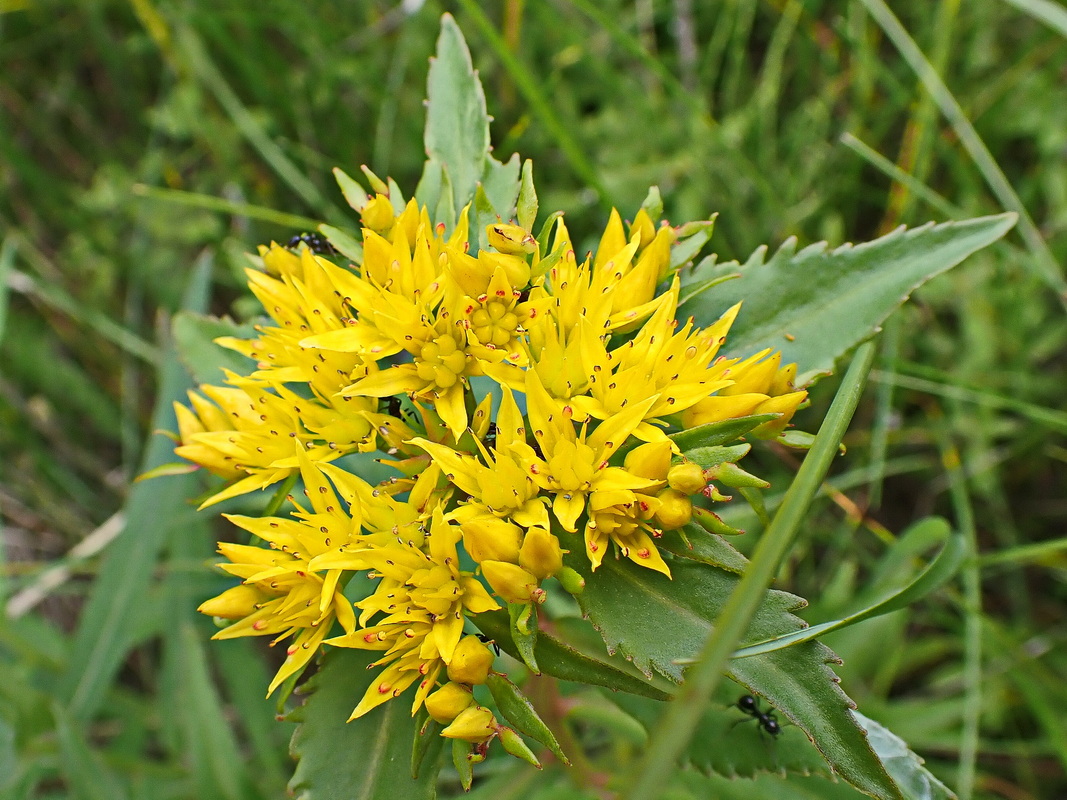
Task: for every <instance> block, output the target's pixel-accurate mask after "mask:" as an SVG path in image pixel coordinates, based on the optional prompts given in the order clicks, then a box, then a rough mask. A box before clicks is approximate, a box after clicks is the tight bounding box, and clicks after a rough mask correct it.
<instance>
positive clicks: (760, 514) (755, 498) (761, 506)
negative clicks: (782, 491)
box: [738, 486, 771, 527]
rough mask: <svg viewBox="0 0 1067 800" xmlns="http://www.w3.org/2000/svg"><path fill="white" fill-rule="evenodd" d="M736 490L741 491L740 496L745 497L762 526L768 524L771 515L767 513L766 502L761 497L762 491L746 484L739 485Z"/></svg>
mask: <svg viewBox="0 0 1067 800" xmlns="http://www.w3.org/2000/svg"><path fill="white" fill-rule="evenodd" d="M738 491H739V492H741V496H742V497H744V498H745V500H746V501H747V502H748V504H749V506H751V507H752V510H753V511H755V512H756V517H757V518H758V519H759V521H760V524H762V525H763V526H764V527H766V526H768V525H770V524H771V515H770V514H768V513H767V503H766V502H765V501H764V499H763V492H761V491H760V490H759V489H754V488H751V487H748V486H740V487H738Z"/></svg>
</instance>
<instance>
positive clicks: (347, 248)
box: [319, 224, 363, 264]
mask: <svg viewBox="0 0 1067 800" xmlns="http://www.w3.org/2000/svg"><path fill="white" fill-rule="evenodd" d="M319 233H321V234H322V235H323V236H325V237H326V241H328V242H329V243H330V244H331V245H333V249H334V250H336V251H337V252H338V253H340V254H341V255H343V256H344V257H345V258H347V259H350V260H352V261H353V262H355V263H356V264H362V263H363V245H362V244H360V243H359V242H358V241H357V240H356V238H355V237H354V236H351V235H349V234H348V233H346V232H345V231H343V230H341V229H340V228H335V227H334V226H333V225H326V224H322V225H319Z"/></svg>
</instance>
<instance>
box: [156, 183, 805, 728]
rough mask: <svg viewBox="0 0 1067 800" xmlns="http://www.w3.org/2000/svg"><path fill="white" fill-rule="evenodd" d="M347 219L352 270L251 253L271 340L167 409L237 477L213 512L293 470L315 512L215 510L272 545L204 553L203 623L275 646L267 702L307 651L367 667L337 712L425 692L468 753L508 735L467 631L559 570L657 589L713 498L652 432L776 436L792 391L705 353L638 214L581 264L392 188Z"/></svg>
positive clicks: (774, 378) (197, 455)
mask: <svg viewBox="0 0 1067 800" xmlns="http://www.w3.org/2000/svg"><path fill="white" fill-rule="evenodd" d="M362 216H363V223H364V229H363V237H362V247H363V261H362V263H361V264H359V265H358V266H355V265H352V266H349V267H343V266H338V265H337V264H335V263H333V262H332V261H331V260H330V259H328V258H324V257H321V256H317V255H315V254H314V253H312V252H311V251H310V250H309V249H307V248H306V247H305V248H302V249H301V250H300V251H299V252H293V251H290V250H288V249H285V248H282V247H279V246H277V245H272V246H271V247H269V248H261V250H260V255H261V258H262V265H263V269H262V270H249V273H248V274H249V281H250V286H251V288H252V291H253V292H254V293H255V295H256V297H257V298H258V299H259V300H260V301H261V302H262V304H263V307H264V309H265V310H266V312H267V313H268V314H269V315H270V317H271V319H272V321H273V324H272V325H269V326H268V325H265V326H262V327H260V328H259V329H258V334H259V335H258V337H257V338H255V339H253V340H251V341H245V340H238V339H232V338H228V339H223V340H219V341H220V343H221V344H223V345H224V346H226V347H229V348H231V349H233V350H236V351H238V352H240V353H242V354H244V355H245V356H248V357H249V358H251V359H253V360H254V361H255V369H254V370H252V371H251V372H250V374H248V375H247V376H238V375H235V374H228V378H227V381H226V383H227V385H226V386H221V387H220V386H203V387H200V390H199V392H192V393H190V396H189V400H190V405H189V406H188V407H186V406H182V405H178V406H177V409H176V411H177V414H178V425H179V438H180V444H179V446H178V448H177V453H178V454H179V455H180V456H182V457H183V458H186V459H188V460H190V461H192V462H195V463H196V464H198V465H200V466H203V467H205V468H206V469H208V470H210V471H211V472H213V473H215V474H217V475H219V476H221V477H222V478H224V479H226V481H227V485H226V486H225V488H223V489H222V490H221V491H219V492H217V493H215V494H214V495H212V496H211V497H210V498H209V499H208V500H207V501H206V502H205V504H204V505H208V504H211V503H216V502H219V501H222V500H226V499H229V498H233V497H236V496H238V495H241V494H245V493H248V492H252V491H256V490H259V489H264V488H267V487H269V486H271V485H273V484H276V483H278V482H280V481H283V480H285V479H287V478H290V477H296V476H297V475H299V477H300V479H301V482H302V484H303V492H304V495H305V496H306V502H304V501H297V500H295V499H293V498H290V500H292V502H293V505H294V506H295V508H296V510H295V511H294V512H293V513H292V514H291V515H290V516H289V517H264V518H252V517H245V516H230V517H228V518H229V519H230V520H231V521H233V522H234V523H235V524H236V525H238V526H239V527H241V528H243V529H244V530H246V531H248V532H249V533H251V534H253V535H254V536H255V537H257V538H258V539H260V540H262V542H265V543H266V544H267V547H262V546H255V545H237V544H222V545H220V552H221V554H222V555H223V556H224V557H225V558H226V559H227V561H228V563H225V564H224V565H223V568H224V569H225V570H226V571H227V572H229V573H231V574H233V575H235V576H237V577H238V578H240V579H241V581H242V583H241V584H239V585H238V586H236V587H234V588H232V589H229V590H227V591H225V592H223V593H222V594H221V595H219V596H218V597H216V598H214V599H212V600H209V601H207V602H206V603H204V604H203V605H202V606H201V609H200V610H201V611H203V612H204V613H206V614H211V615H213V616H217V617H222V618H225V619H227V620H234V622H233V624H232V625H231V626H230V627H227V628H225V629H223V630H222V631H221V632H220V633H219V634H218V637H219V638H229V637H234V636H246V635H270V636H274V637H275V640H276V641H281V640H285V639H290V640H291V641H290V643H289V646H288V657H287V659H286V661H285V664H284V665H283V666H282V668H281V670H279V672H278V674H277V676H276V677H275V679H274V682H273V683H272V685H271V690H272V691H273V689H274V688H275V687H276V686H277V685H279V684H280V683H281V682H282V681H284V680H286V679H287V678H289V677H290V676H292V675H294V674H296V673H298V672H299V671H300V670H301V669H302V668H303V667H304V666H305V665H306V664H307V663H308V661H309V659H310V658H311V657H312V655H313V654H314V653H315V652H316V651H317V650H318V649H319V647H320V645H321V644H323V643H327V644H331V645H335V646H339V647H355V648H361V649H369V650H376V651H381V652H382V653H383V655H382V657H381V659H380V660H379V661H377V662H376V665H377V666H382V667H384V669H383V670H382V672H381V674H380V675H379V676H378V677H377V678H376V680H375V681H374V682H373V683H372V685H371V687H370V689H369V690H368V691H367V694H366V696H365V697H364V698H363V699H362V700H361V701H360V702H359V704H358V705H357V706H356V709H355V711H354V712H353V716H359V715H361V714H363V713H366V712H367V711H368V710H370V709H371V708H374V707H375V706H377V705H379V704H380V703H382V702H385V701H386V700H388V699H390V698H392V697H395V696H397V695H399V694H400V693H401V692H403V691H404V690H406V689H407V688H408V687H410V686H412V685H417V688H416V691H415V698H414V705H413V710H414V709H417V708H419V707H420V706H421V705H422V704H423V703H424V702H425V704H426V706H427V708H428V710H429V712H430V714H431V715H432V716H433V717H434V718H435V719H437V720H438V721H439V722H442V723H445V724H447V725H448V727H446V728H445V729H444V735H446V736H452V737H454V738H459V739H465V740H467V741H471V742H484V741H487V740H488V739H489V738H492V737H493V736H497V735H500V736H503V733H502V732H501V731H502V728H501V726H499V725H498V723H497V722H496V721H495V718H494V716H493V714H492V712H491V711H489V710H488V709H486V708H483V707H482V706H479V705H477V704H476V703H475V702H474V698H473V695H472V694H471V686H473V685H475V684H479V683H484V682H485V680H486V676H487V675H488V673H489V669H490V667H491V664H492V660H493V656H492V653H491V652H490V651H489V650H488V649H487V648H486V646H485V645H484V644H483V643H482V642H480V641H479V640H478V639H477V638H475V637H472V636H469V635H467V634H466V632H465V623H466V619H467V617H468V616H469V615H477V614H479V613H482V612H486V611H489V610H492V609H496V608H499V607H500V605H502V604H530V603H537V602H540V601H541V600H543V599H544V597H545V593H546V591H547V590H546V588H545V587H543V585H542V584H543V583H544V582H545V581H546V580H548V579H549V578H552V577H557V578H559V580H560V583H561V584H562V585H563V586H564V587H566V588H567V589H568V590H572V591H576V590H577V588H578V587H579V586H580V585H581V582H582V579H593V573H594V572H595V570H596V569H597V568H598V567H599V566H600V565H601V563H602V562H603V559H604V558H606V557H607V556H608V555H609V553H610V552H611V550H612V543H614V549H615V552H616V554H617V556H619V557H624V558H628V559H630V560H631V561H633V562H634V563H636V564H639V565H641V566H643V567H647V568H649V569H652V570H656V571H658V572H661V573H663V574H665V575H668V576H669V575H670V566H669V559H670V557H669V556H668V557H667V558H665V557H664V553H662V552H661V551H660V549H659V548H658V547H657V542H656V540H657V538H658V537H659V536H660V535H662V533H663V531H665V530H673V529H679V528H682V527H683V526H685V525H687V524H688V523H689V522H690V521H693V520H696V521H698V522H699V521H701V520H702V519H705V518H707V517H709V516H713V515H709V514H708V513H707V512H706V511H705V510H703V509H702V508H698V507H696V506H694V498H697V499H699V498H700V496H701V495H703V496H704V497H707V498H712V499H718V498H722V497H723V496H722V495H721V494H719V493H718V491H717V489H716V488H715V486H714V484H713V483H712V482H711V480H712V479H713V478H717V476H718V475H719V474H720V472H721V470H720V471H719V472H716V471H715V470H708V469H702V468H701V467H700V466H698V465H697V464H694V463H691V462H689V461H686V460H685V458H683V457H682V456H681V454H680V453H679V452H678V450H677V447H676V446H675V445H674V444H673V442H672V440H671V439H670V438H668V433H669V432H670V431H671V430H678V429H681V428H686V427H691V426H695V425H700V424H704V423H708V422H715V421H720V420H726V419H731V418H736V417H741V416H745V415H751V414H760V413H765V412H775V413H777V414H779V415H780V416H778V417H777V418H776V419H774V420H773V421H772V422H769V423H765V424H764V426H763V427H762V429H757V431H756V433H757V435H765V436H774V435H777V434H778V433H780V432H781V431H782V429H783V428H784V427H785V425H786V424H787V423H788V422H789V419H790V417H791V416H792V414H793V412H794V411H795V410H796V408H797V406H798V405H799V404H800V403H801V402H802V401H803V400H804V398H805V393H804V392H803V391H795V390H794V389H793V386H792V378H793V376H794V374H795V368H794V367H793V365H789V366H785V367H783V366H782V365H781V364H780V357H779V355H778V354H771V353H770V352H762V353H757V354H755V355H753V356H751V357H749V358H745V359H738V358H724V357H721V356H719V355H718V353H719V349H720V347H721V346H722V344H723V342H724V341H725V339H726V334H727V332H728V330H729V328H730V325H731V323H732V322H733V320H734V317H735V316H736V314H737V311H738V308H737V307H734V308H731V309H730V310H729V311H727V312H726V314H724V315H723V317H722V318H721V319H720V320H718V322H716V323H715V324H713V325H711V326H710V327H708V328H698V327H696V326H695V325H694V324H693V322H692V320H689V321H687V322H684V323H682V324H681V325H679V322H678V321H677V319H676V315H677V307H678V302H679V282H678V279H677V276H676V275H675V273H676V271H677V270H676V268H674V267H672V265H671V253H672V247H673V246H674V244H675V238H676V233H675V231H674V229H672V228H671V227H669V226H667V225H662V226H660V227H658V228H657V227H656V225H655V223H654V221H653V220H652V219H651V218H650V217H649V215H648V214H647V213H645V211H643V210H642V211H640V212H639V213H638V214H637V216H636V218H635V220H634V222H633V224H631V225H630V226H629V230H628V231H627V229H626V227H625V226H624V224H623V222H622V220H621V218H620V216H619V215H618V214H617V213H614V212H613V213H612V215H611V218H610V220H609V222H608V225H607V227H606V229H605V231H604V233H603V235H602V237H601V239H600V242H599V246H598V247H597V248H596V251H595V255H590V256H588V257H586V258H584V259H579V258H578V257H577V256H576V254H575V249H574V246H573V243H572V239H571V236H570V233H569V232H568V230H567V228H566V225H565V224H564V222H563V220H562V218H559V219H556V220H555V221H554V222H553V223H552V224H551V226H550V228H549V229H548V230H546V231H545V232H544V233H543V234H542V240H541V241H540V242H539V241H538V240H535V239H534V237H533V236H532V235H531V233H530V232H528V231H526V230H523V229H522V228H520V227H518V226H515V225H508V224H496V225H490V226H488V228H487V229H486V230H485V231H484V235H483V234H482V232H480V231H477V232H475V234H477V235H475V236H472V235H471V233H470V232H469V230H468V218H467V212H466V211H464V212H463V214H462V215H461V217H460V220H459V222H458V223H457V225H456V227H455V229H454V230H452V231H446V230H445V228H444V226H443V225H436V226H435V225H434V224H433V223H432V222H431V220H430V217H429V215H428V213H427V211H426V209H424V208H420V207H419V206H418V205H417V204H416V203H415V202H414V201H412V202H410V203H408V204H407V206H406V207H405V208H403V210H402V211H400V213H396V212H395V210H394V208H393V205H392V203H391V201H390V199H389V198H388V197H385V196H383V195H378V196H377V197H375V198H374V199H372V200H371V201H370V202H369V203H368V204H367V205H366V207H365V208H364V209H363V212H362ZM478 238H481V241H482V242H483V246H482V247H481V248H479V249H478V250H477V253H476V254H472V252H471V250H472V246H471V241H472V239H474V240H475V241H477V239H478ZM486 243H487V244H488V246H485V244H486ZM372 451H380V452H381V453H382V454H384V456H385V457H384V458H383V459H381V460H382V461H383V463H386V464H388V465H390V466H392V467H394V468H395V469H396V470H397V477H396V478H394V479H392V480H391V481H388V482H386V483H385V484H382V485H380V486H377V487H372V486H370V485H369V484H367V483H366V482H365V481H363V480H362V479H361V478H360V477H358V476H357V475H355V474H353V473H352V472H351V471H349V470H348V469H346V468H345V463H346V462H345V457H346V456H349V455H351V454H354V453H358V452H372ZM726 466H732V465H726ZM699 505H700V503H698V506H699ZM703 505H706V503H704V504H703ZM572 541H573V542H577V543H579V547H578V548H574V547H573V545H571V546H570V550H574V551H575V552H572V553H571V554H570V555H569V556H568V557H567V565H565V563H564V557H565V555H567V553H568V552H569V549H568V547H567V546H566V545H568V544H570V543H571V542H572ZM582 542H584V556H583V555H582V553H581V547H580V543H582ZM464 565H466V566H468V567H471V569H464V568H463V567H464ZM354 576H370V577H371V578H373V579H377V583H376V584H373V587H374V588H373V589H369V588H364V589H363V592H362V595H361V594H360V592H359V591H356V592H353V591H351V588H352V587H349V586H348V584H349V581H350V580H351V579H352V578H353V577H354ZM353 586H359V587H366V586H368V584H367V583H366V580H365V577H360V580H359V581H357V582H356V584H353ZM346 589H347V590H348V591H347V595H346ZM335 621H336V622H337V623H339V626H340V628H341V630H342V631H343V633H341V634H340V635H334V636H333V638H327V637H329V636H330V634H331V628H333V627H334V622H335Z"/></svg>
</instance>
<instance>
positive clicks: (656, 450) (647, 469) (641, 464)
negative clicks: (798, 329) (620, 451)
mask: <svg viewBox="0 0 1067 800" xmlns="http://www.w3.org/2000/svg"><path fill="white" fill-rule="evenodd" d="M623 466H624V468H625V469H626V471H627V472H629V473H630V474H631V475H636V476H637V477H639V478H648V479H649V480H650V481H662V480H664V479H665V478H666V477H667V471H668V470H669V469H670V467H671V443H670V441H669V440H666V439H664V440H661V441H658V442H648V443H646V444H642V445H638V446H637V447H635V448H634V449H633V450H631V451H630V452H629V453H627V454H626V459H625V461H624V462H623Z"/></svg>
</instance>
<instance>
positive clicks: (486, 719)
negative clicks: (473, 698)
mask: <svg viewBox="0 0 1067 800" xmlns="http://www.w3.org/2000/svg"><path fill="white" fill-rule="evenodd" d="M494 734H496V717H494V716H493V712H492V711H490V710H489V709H488V708H486V707H485V706H468V707H467V708H465V709H463V710H462V711H461V712H459V715H458V716H457V717H456V718H455V720H454V721H453V722H452V724H451V725H449V726H448V727H447V728H445V729H444V730H443V731H441V735H442V736H445V737H448V738H449V739H462V740H463V741H465V742H471V743H476V742H484V741H485V740H486V739H489V738H491V737H492V736H493V735H494Z"/></svg>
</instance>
